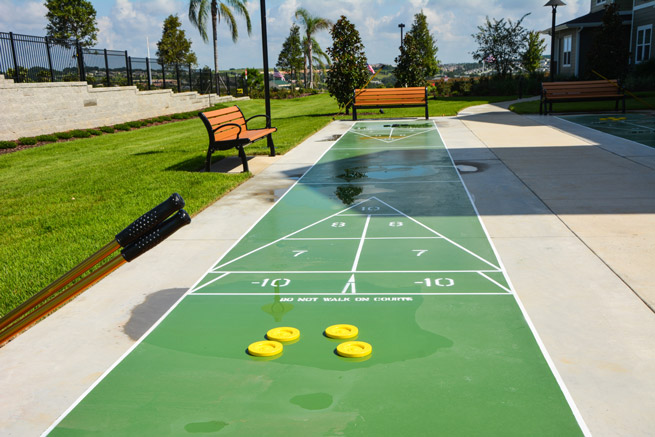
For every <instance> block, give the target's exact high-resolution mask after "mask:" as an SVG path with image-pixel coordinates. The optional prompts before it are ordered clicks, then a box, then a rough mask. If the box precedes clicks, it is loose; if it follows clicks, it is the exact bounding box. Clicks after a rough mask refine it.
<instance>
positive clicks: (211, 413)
mask: <svg viewBox="0 0 655 437" xmlns="http://www.w3.org/2000/svg"><path fill="white" fill-rule="evenodd" d="M237 219H238V218H237ZM335 324H350V325H354V326H356V327H357V328H358V336H357V337H356V338H354V339H350V340H357V341H361V342H366V343H368V344H370V345H371V347H372V353H371V354H370V355H366V356H364V357H359V358H344V357H342V356H340V355H339V354H338V353H337V351H336V349H337V347H338V346H339V345H340V344H342V343H344V342H345V341H346V340H343V339H342V340H337V339H333V338H329V337H328V336H327V335H326V333H325V330H326V328H328V327H329V326H331V325H335ZM277 327H293V328H296V329H298V330H299V331H300V338H299V339H297V340H295V341H293V342H289V343H283V351H282V353H280V354H277V355H274V356H271V357H256V356H252V355H250V354H249V353H248V352H247V348H248V346H249V345H250V344H252V343H254V342H258V341H263V340H265V339H266V333H267V331H269V330H270V329H272V328H277ZM47 433H49V434H50V435H53V436H58V435H82V434H85V433H93V434H96V435H186V434H194V433H215V434H216V435H239V436H243V435H258V436H259V435H284V436H290V435H291V436H295V435H297V436H314V435H316V436H324V435H325V436H331V435H347V436H351V435H362V436H372V435H375V436H382V435H467V436H468V435H502V436H510V435H521V436H523V435H530V436H537V435H561V436H564V435H566V436H568V435H571V436H573V435H585V434H588V430H587V428H586V426H585V424H584V422H583V420H582V418H581V417H580V415H579V413H578V411H577V409H576V407H575V405H574V403H573V400H572V398H571V396H570V395H569V394H568V392H567V391H566V388H565V387H564V385H563V383H562V381H561V378H560V377H559V376H558V374H557V372H556V370H555V368H554V366H552V362H551V361H550V358H548V355H547V353H546V351H545V349H544V348H543V346H542V344H541V342H540V341H539V339H538V336H537V335H536V333H535V332H534V330H533V328H532V324H531V323H530V321H529V319H528V318H527V316H526V314H525V312H524V310H523V307H522V305H521V304H520V301H519V300H518V298H517V296H516V294H515V293H514V291H513V289H512V286H511V283H510V281H509V279H508V278H507V276H506V273H505V271H504V269H503V267H502V264H501V262H500V260H499V258H498V256H497V254H496V252H495V250H494V248H493V247H492V245H491V242H490V241H489V238H488V236H487V234H486V232H485V230H484V227H483V226H482V223H481V221H480V219H479V217H478V215H477V213H476V210H475V208H474V206H473V204H472V202H471V200H470V197H469V195H468V193H467V191H466V188H465V187H464V185H463V183H462V180H461V179H460V177H459V175H458V172H457V170H456V168H455V166H454V164H453V161H452V159H451V157H450V155H449V153H448V151H447V149H446V147H445V146H444V144H443V142H442V140H441V137H440V135H439V132H438V130H437V129H436V126H435V125H434V123H433V122H431V121H429V122H426V121H397V120H396V121H375V122H358V123H356V124H354V125H353V127H352V128H351V129H350V130H349V131H348V132H347V133H345V134H344V135H343V136H342V137H341V138H340V139H339V140H338V141H337V142H336V143H335V144H334V145H333V146H332V147H331V148H330V149H329V150H328V151H327V152H326V153H325V154H324V155H323V156H322V157H321V159H320V160H319V161H318V162H317V163H316V164H315V165H314V166H313V167H312V168H311V169H310V170H309V171H308V172H307V173H306V174H305V175H304V176H303V177H302V178H301V179H300V180H299V181H298V182H297V183H296V184H295V185H294V186H293V187H292V188H291V189H290V190H289V191H288V192H287V193H286V194H285V195H284V196H283V197H282V198H281V199H280V200H279V201H278V202H277V203H276V204H275V205H274V206H273V207H272V208H271V209H270V210H269V212H268V213H267V214H266V215H265V216H264V217H263V218H262V219H261V220H260V221H259V222H258V223H257V224H256V225H255V226H253V227H252V229H250V231H249V232H248V233H247V234H246V235H245V236H243V238H242V239H241V240H240V241H239V242H238V243H237V244H236V245H235V246H234V247H232V248H231V249H230V250H229V251H228V253H227V254H225V255H224V256H223V257H222V258H221V259H220V260H219V261H218V262H216V263H215V264H214V265H213V266H212V267H211V268H210V269H209V270H208V272H207V274H206V275H205V276H204V277H203V278H201V279H200V280H199V281H198V282H197V283H196V284H195V285H194V286H193V287H192V289H191V290H189V291H188V292H187V293H186V294H185V296H184V297H183V298H182V299H181V300H180V301H179V302H178V303H177V304H176V306H174V307H173V309H172V310H171V311H169V312H168V313H167V314H166V315H165V316H164V317H163V318H162V319H161V320H160V321H159V322H158V323H157V324H156V325H155V327H153V329H151V330H150V331H149V332H148V333H147V334H146V335H145V336H144V337H143V338H142V339H141V340H140V341H139V342H137V344H136V345H135V347H133V348H132V349H131V350H130V351H129V352H128V353H126V354H125V356H124V357H122V359H121V360H119V362H118V363H116V364H115V365H114V366H113V367H112V368H111V369H110V370H108V371H107V372H106V373H105V374H104V375H103V376H102V377H101V378H100V379H99V380H98V381H97V382H96V383H95V384H94V385H93V386H92V387H91V388H90V389H89V390H88V391H87V393H85V394H84V395H83V396H82V397H81V398H80V399H79V400H78V401H77V402H76V403H75V404H74V405H73V406H71V408H69V409H68V411H66V413H65V414H63V415H62V417H61V418H60V419H59V420H58V421H57V422H56V423H55V424H53V426H52V427H51V428H50V429H49V430H48V431H47V432H46V434H47Z"/></svg>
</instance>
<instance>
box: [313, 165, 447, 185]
mask: <svg viewBox="0 0 655 437" xmlns="http://www.w3.org/2000/svg"><path fill="white" fill-rule="evenodd" d="M440 167H441V166H440ZM448 168H451V167H448ZM415 177H420V176H415ZM374 179H375V178H371V179H369V180H368V181H345V180H344V181H343V182H303V183H302V184H301V185H346V184H348V185H371V184H375V185H384V184H390V185H403V184H421V185H423V184H459V183H460V182H459V181H426V180H416V181H399V182H378V181H376V180H374Z"/></svg>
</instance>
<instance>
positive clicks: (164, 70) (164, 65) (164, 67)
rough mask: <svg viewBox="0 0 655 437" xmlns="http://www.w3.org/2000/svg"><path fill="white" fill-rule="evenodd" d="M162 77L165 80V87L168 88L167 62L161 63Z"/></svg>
mask: <svg viewBox="0 0 655 437" xmlns="http://www.w3.org/2000/svg"><path fill="white" fill-rule="evenodd" d="M161 77H162V80H163V82H164V87H163V89H166V64H164V63H163V62H162V63H161Z"/></svg>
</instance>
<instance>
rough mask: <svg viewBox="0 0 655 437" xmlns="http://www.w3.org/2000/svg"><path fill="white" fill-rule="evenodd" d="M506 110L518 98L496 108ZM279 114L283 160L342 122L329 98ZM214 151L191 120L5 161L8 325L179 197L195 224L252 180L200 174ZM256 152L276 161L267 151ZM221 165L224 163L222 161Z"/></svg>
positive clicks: (2, 237) (443, 104) (4, 301)
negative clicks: (44, 291) (14, 314)
mask: <svg viewBox="0 0 655 437" xmlns="http://www.w3.org/2000/svg"><path fill="white" fill-rule="evenodd" d="M500 100H508V98H500V97H499V98H493V101H500ZM491 101H492V100H490V99H484V98H450V99H443V100H438V101H436V100H430V103H429V106H430V114H431V115H433V116H434V115H439V116H441V115H455V114H456V113H457V112H458V111H460V110H461V109H463V108H466V107H468V106H472V105H477V104H483V103H489V102H491ZM239 106H240V107H241V109H242V110H243V112H244V113H245V114H246V117H249V116H252V115H255V114H261V113H263V112H264V102H263V101H262V100H251V101H243V102H239ZM271 107H272V114H273V125H274V126H276V127H277V128H278V132H277V133H276V134H275V135H274V141H275V145H276V148H277V150H278V152H279V153H284V152H286V151H288V150H290V149H291V148H293V147H294V146H296V145H297V144H299V143H300V142H301V141H302V140H303V139H305V138H307V137H308V136H310V135H311V134H313V133H314V132H316V131H318V130H319V129H321V128H322V127H323V126H325V125H326V124H328V123H330V122H331V121H332V120H333V118H334V117H335V115H336V113H337V112H338V108H337V105H336V103H335V101H334V100H333V99H332V98H330V97H329V96H328V95H326V94H322V95H315V96H310V97H305V98H299V99H290V100H274V101H273V102H272V104H271ZM385 112H386V114H385V115H384V116H386V117H402V116H405V117H407V116H410V117H419V116H421V115H422V110H421V109H420V108H409V109H406V110H402V109H391V110H387V111H385ZM362 117H365V118H370V117H371V116H369V115H362ZM376 117H380V115H376ZM338 118H343V119H349V118H350V117H347V116H345V115H342V116H339V117H338ZM261 120H263V119H260V121H261ZM206 147H207V133H206V131H205V128H204V126H203V124H202V122H201V121H200V120H199V119H191V120H185V121H180V122H176V123H171V124H165V125H159V126H152V127H147V128H142V129H138V130H133V131H129V132H120V133H115V134H110V135H102V136H99V137H93V138H87V139H80V140H75V141H68V142H60V143H52V144H47V145H44V146H40V147H37V148H32V149H26V150H21V151H17V152H13V153H9V154H5V155H0V187H1V188H0V193H1V196H0V218H1V219H2V226H3V232H2V233H0V278H1V280H0V315H3V314H5V313H7V312H8V311H9V310H11V309H12V308H13V307H15V306H16V305H18V304H20V303H21V302H22V301H24V300H25V299H27V298H29V297H30V296H31V295H33V294H34V293H35V292H37V291H39V290H40V289H41V288H43V287H44V286H46V285H47V284H49V283H50V282H52V281H54V280H55V279H57V278H58V277H59V276H61V275H62V274H63V273H65V272H66V271H68V270H69V269H70V268H72V267H73V266H75V265H76V264H77V263H79V262H80V261H82V260H83V259H85V258H86V257H88V256H89V255H91V254H92V253H93V252H95V251H96V250H98V249H99V248H101V247H102V246H103V245H105V244H106V243H108V242H110V241H111V240H112V239H113V238H114V235H115V234H116V233H118V232H119V231H120V230H122V229H123V228H124V227H125V226H126V225H128V224H129V223H130V222H132V221H133V220H134V219H136V218H137V217H139V216H140V215H141V214H143V213H144V212H146V211H147V210H149V209H150V208H152V207H153V206H155V205H157V204H158V203H160V202H161V201H163V200H164V199H166V198H167V197H168V196H169V195H170V194H171V193H173V192H178V193H180V194H181V195H182V197H183V198H184V199H185V200H186V203H187V206H186V210H187V211H188V212H189V213H190V214H191V215H194V214H196V213H198V212H199V211H201V210H202V209H203V208H205V207H207V206H208V205H210V204H211V203H212V202H214V201H215V200H217V199H218V198H220V197H221V196H223V195H224V194H225V193H227V192H229V191H230V190H232V189H234V188H235V187H236V186H238V185H239V184H240V183H242V182H243V181H245V180H246V179H247V178H248V177H249V176H250V175H249V174H219V173H204V172H200V171H199V170H200V169H202V168H203V164H204V157H205V153H206ZM247 152H248V153H249V154H253V153H268V149H267V148H266V141H260V142H258V143H256V145H254V146H251V147H249V148H248V149H247ZM234 154H235V153H234V152H232V151H231V152H228V153H227V154H225V153H223V154H222V155H223V156H224V155H234ZM214 156H215V158H214V161H218V159H219V158H220V156H221V154H216V155H214ZM191 226H193V224H192V225H191ZM210 261H211V260H207V262H210ZM136 262H138V261H136Z"/></svg>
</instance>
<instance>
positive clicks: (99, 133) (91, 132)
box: [86, 129, 102, 135]
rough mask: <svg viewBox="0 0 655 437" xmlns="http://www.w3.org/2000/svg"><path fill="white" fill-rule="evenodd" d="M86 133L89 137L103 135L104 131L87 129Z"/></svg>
mask: <svg viewBox="0 0 655 437" xmlns="http://www.w3.org/2000/svg"><path fill="white" fill-rule="evenodd" d="M86 131H87V132H88V133H89V135H102V131H99V130H98V129H87V130H86Z"/></svg>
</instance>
